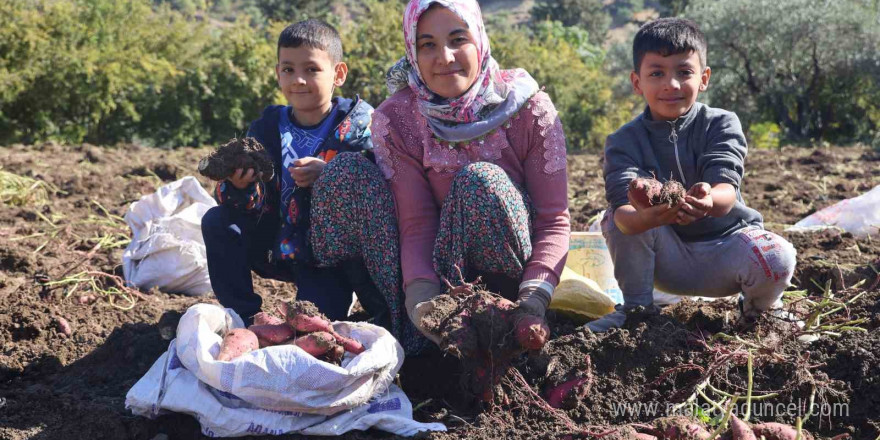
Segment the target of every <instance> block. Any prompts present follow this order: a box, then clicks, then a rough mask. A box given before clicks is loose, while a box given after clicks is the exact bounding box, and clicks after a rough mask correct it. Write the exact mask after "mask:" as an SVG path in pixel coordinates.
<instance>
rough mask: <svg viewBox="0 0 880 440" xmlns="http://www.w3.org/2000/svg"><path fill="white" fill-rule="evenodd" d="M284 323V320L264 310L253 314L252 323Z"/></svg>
mask: <svg viewBox="0 0 880 440" xmlns="http://www.w3.org/2000/svg"><path fill="white" fill-rule="evenodd" d="M276 324H284V320H283V319H281V318H279V317H277V316H275V315H272V314H270V313H266V312H260V313H257V314H256V315H254V325H276Z"/></svg>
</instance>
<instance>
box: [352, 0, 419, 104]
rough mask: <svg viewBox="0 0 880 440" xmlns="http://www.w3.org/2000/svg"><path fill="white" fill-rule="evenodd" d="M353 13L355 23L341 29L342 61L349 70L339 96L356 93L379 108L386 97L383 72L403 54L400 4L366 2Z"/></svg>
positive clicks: (375, 1) (394, 2) (401, 10)
mask: <svg viewBox="0 0 880 440" xmlns="http://www.w3.org/2000/svg"><path fill="white" fill-rule="evenodd" d="M355 12H356V14H357V15H356V16H355V19H354V23H349V24H347V25H344V26H342V27H341V29H340V31H341V33H342V47H343V48H344V49H345V62H346V64H348V67H349V73H348V79H346V81H345V85H343V86H342V89H341V90H340V93H342V94H343V95H349V96H353V95H355V94H358V95H360V97H361V98H363V99H365V100H366V101H367V102H369V103H370V104H372V105H374V106H378V105H379V104H380V103H381V102H382V101H384V100H385V98H387V97H388V89H387V88H386V87H385V72H387V71H388V68H389V67H391V66H392V65H393V64H394V63H396V62H397V60H399V59H400V57H402V56H404V54H405V53H406V48H405V47H404V44H403V4H401V2H398V1H388V2H383V1H379V0H366V1H364V3H363V7H362V9H360V10H357V11H355ZM355 23H357V25H356V24H355Z"/></svg>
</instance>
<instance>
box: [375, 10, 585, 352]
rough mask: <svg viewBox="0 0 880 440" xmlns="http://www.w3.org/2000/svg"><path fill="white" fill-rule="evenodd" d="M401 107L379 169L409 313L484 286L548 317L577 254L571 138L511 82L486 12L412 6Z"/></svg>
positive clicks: (526, 78) (381, 123)
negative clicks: (389, 196)
mask: <svg viewBox="0 0 880 440" xmlns="http://www.w3.org/2000/svg"><path fill="white" fill-rule="evenodd" d="M403 26H404V38H405V41H406V56H405V57H404V58H402V59H401V60H400V61H399V62H398V63H397V64H396V65H395V66H394V67H392V68H391V70H390V71H389V72H388V78H387V81H388V87H389V90H390V91H391V93H392V94H393V96H391V97H390V98H389V99H388V100H387V101H385V102H384V103H383V104H382V105H381V106H379V108H378V109H377V110H376V112H375V113H374V114H373V122H372V126H371V129H372V134H373V142H374V148H375V150H374V151H375V153H376V158H377V163H378V164H379V167H380V168H381V170H382V172H383V174H384V176H385V178H386V179H387V180H388V181H389V182H390V186H391V190H392V193H393V195H394V198H395V202H396V205H397V217H398V226H399V230H400V252H401V263H402V270H403V281H404V291H405V296H406V301H405V306H406V310H407V312H408V314H409V317H410V319H411V320H412V321H413V323H414V324H415V325H416V327H417V328H419V330H421V331H422V333H423V334H425V335H426V336H427V337H428V338H429V339H431V340H433V341H434V342H438V341H439V338H438V337H437V336H436V335H432V334H430V333H429V332H428V331H426V330H425V329H424V328H422V327H421V325H420V321H421V319H420V318H421V316H423V315H424V314H425V313H427V312H428V311H430V310H431V309H432V308H433V303H432V302H431V298H433V297H434V296H436V295H439V294H441V293H442V292H443V291H444V290H445V286H446V285H447V284H446V282H445V281H448V282H449V283H451V284H453V285H455V284H459V283H461V282H462V280H461V276H462V275H461V274H463V275H464V277H465V278H466V279H468V280H471V279H474V278H475V277H476V276H481V278H482V279H483V281H484V282H486V283H487V284H488V286H489V289H490V290H493V291H496V292H498V293H501V294H502V295H504V296H507V297H508V298H510V299H517V300H518V303H519V305H520V307H522V308H524V309H525V310H528V311H530V312H531V313H534V314H536V315H538V316H543V315H544V312H545V311H546V309H547V305H548V304H549V302H550V297H551V295H552V294H553V289H554V287H555V285H556V284H557V283H558V282H559V274H560V272H561V271H562V267H563V265H564V264H565V257H566V254H567V252H568V238H569V232H570V222H569V213H568V193H567V191H568V190H567V175H566V158H565V138H564V135H563V131H562V124H561V123H560V121H559V118H558V117H557V113H556V109H555V108H554V107H553V103H552V102H551V101H550V98H549V97H548V96H547V94H546V93H544V92H542V91H540V90H539V88H538V84H537V83H536V82H535V80H534V79H532V77H531V76H530V75H529V74H528V73H527V72H525V71H524V70H522V69H514V70H501V69H500V68H499V67H498V64H497V63H496V62H495V60H494V59H493V58H492V56H491V52H490V50H489V38H488V36H487V35H486V31H485V28H484V25H483V20H482V15H481V13H480V8H479V5H478V4H477V2H476V1H475V0H411V1H410V2H409V4H408V5H407V8H406V11H405V13H404V20H403Z"/></svg>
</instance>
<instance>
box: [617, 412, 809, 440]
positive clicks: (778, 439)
mask: <svg viewBox="0 0 880 440" xmlns="http://www.w3.org/2000/svg"><path fill="white" fill-rule="evenodd" d="M629 426H631V427H633V428H635V430H636V432H638V434H636V438H638V439H639V440H709V439H710V438H711V437H712V433H711V432H710V430H709V429H707V428H706V426H705V425H703V424H702V423H701V422H699V421H697V420H694V419H691V418H688V417H684V416H670V417H661V418H659V419H656V420H654V422H653V423H652V424H651V425H645V424H632V425H629ZM720 434H721V435H720V437H716V438H721V439H729V440H757V439H760V438H764V439H765V440H795V438H797V430H796V429H795V428H793V427H791V426H788V425H784V424H782V423H760V424H754V425H750V424H748V423H746V422H744V421H742V420H740V419H738V418H737V417H736V416H731V418H730V428H729V429H727V430H726V431H725V432H722V433H720ZM801 439H803V440H813V436H812V435H810V433H809V432H807V431H803V430H802V431H801Z"/></svg>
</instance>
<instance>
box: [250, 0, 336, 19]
mask: <svg viewBox="0 0 880 440" xmlns="http://www.w3.org/2000/svg"><path fill="white" fill-rule="evenodd" d="M250 1H251V2H253V5H254V6H256V7H257V8H258V9H259V10H260V12H262V14H263V16H264V17H265V18H266V19H268V20H272V21H281V22H284V23H287V24H290V23H296V22H297V21H300V20H305V19H306V18H324V19H326V18H327V16H328V15H330V5H331V2H330V0H250Z"/></svg>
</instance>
